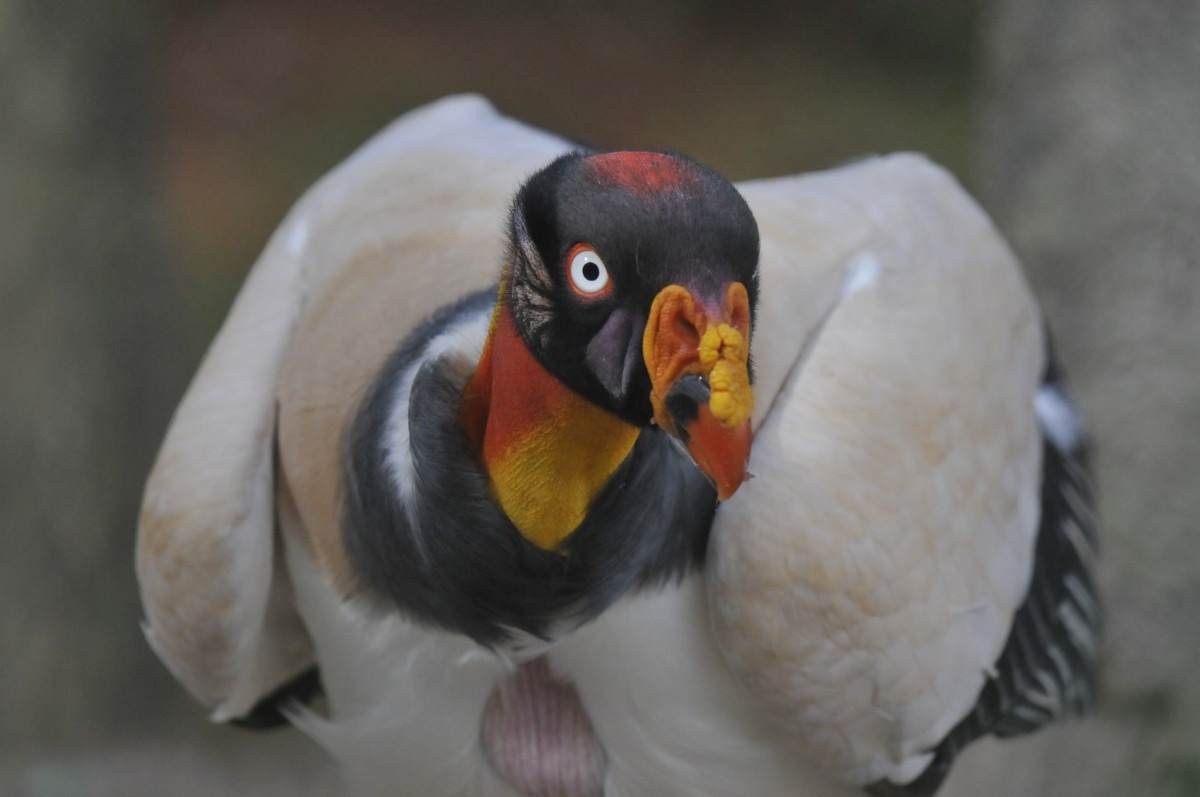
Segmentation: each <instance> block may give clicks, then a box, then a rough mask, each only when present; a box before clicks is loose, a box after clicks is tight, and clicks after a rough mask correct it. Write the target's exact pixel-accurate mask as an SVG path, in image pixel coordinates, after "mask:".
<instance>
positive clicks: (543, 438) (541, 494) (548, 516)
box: [459, 291, 640, 550]
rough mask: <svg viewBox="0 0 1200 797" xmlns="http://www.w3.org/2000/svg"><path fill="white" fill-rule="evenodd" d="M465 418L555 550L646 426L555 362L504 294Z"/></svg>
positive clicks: (522, 511) (543, 542)
mask: <svg viewBox="0 0 1200 797" xmlns="http://www.w3.org/2000/svg"><path fill="white" fill-rule="evenodd" d="M459 422H460V424H461V426H462V427H463V429H464V430H465V431H466V433H467V437H468V438H469V440H470V441H471V444H472V447H473V448H474V450H475V451H476V452H477V453H478V455H479V457H480V460H481V461H482V462H483V465H484V467H485V468H486V470H487V473H488V476H489V478H490V480H491V485H492V491H493V494H494V497H495V499H496V501H497V503H498V504H499V505H500V508H501V509H503V510H504V513H505V514H506V515H508V518H509V520H511V521H512V522H513V525H514V526H516V527H517V529H518V530H519V531H520V532H521V534H522V535H524V537H525V538H526V539H528V540H529V541H530V542H532V543H533V544H535V545H537V546H538V547H540V548H543V549H547V550H553V549H556V548H558V547H559V545H560V544H561V543H562V542H563V540H565V539H566V538H567V537H568V536H569V535H570V534H571V532H573V531H574V530H575V529H576V528H577V527H578V526H579V524H580V523H582V522H583V520H584V518H585V517H586V516H587V511H588V507H589V505H590V504H591V503H592V500H593V498H595V496H596V495H597V494H598V493H599V492H600V490H601V489H602V488H603V487H604V485H605V484H607V483H608V481H609V479H610V478H612V476H613V474H614V473H616V471H617V469H618V468H619V467H620V466H621V463H622V462H624V461H625V458H626V457H628V456H629V453H630V451H631V450H632V449H633V444H634V443H635V442H636V441H637V437H638V434H639V432H640V430H639V429H638V427H636V426H634V425H632V424H630V423H628V422H627V421H624V420H622V419H621V418H619V417H617V416H616V415H614V414H613V413H611V412H609V411H608V410H605V409H603V408H601V407H598V406H596V405H595V404H593V403H592V402H590V401H588V400H587V399H586V398H584V397H583V396H581V395H579V394H578V393H576V392H575V391H573V390H571V389H570V388H569V387H567V386H566V385H564V384H563V383H562V382H561V381H559V380H558V378H556V377H555V376H554V375H553V374H551V373H550V372H549V371H547V370H546V369H545V368H544V367H543V366H542V364H541V363H540V362H538V360H537V358H536V357H534V355H533V354H532V352H530V351H529V348H528V347H527V346H526V345H525V341H524V340H522V338H521V335H520V333H519V332H518V331H517V327H516V324H515V322H514V321H513V317H512V313H511V312H510V311H509V309H508V308H507V306H506V305H505V303H504V301H503V291H502V292H501V299H500V300H498V301H497V303H496V310H495V312H494V314H493V316H492V326H491V329H490V331H489V332H488V338H487V343H486V344H485V345H484V349H483V354H482V356H481V357H480V358H479V364H478V365H477V366H476V368H475V372H474V374H473V375H472V377H471V379H470V380H469V381H468V382H467V387H466V389H465V391H464V393H463V399H462V405H461V407H460V410H459Z"/></svg>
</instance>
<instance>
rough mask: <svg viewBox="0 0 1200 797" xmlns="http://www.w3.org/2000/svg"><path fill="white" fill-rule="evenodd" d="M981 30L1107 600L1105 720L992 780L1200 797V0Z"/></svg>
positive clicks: (1036, 742) (995, 204) (987, 190)
mask: <svg viewBox="0 0 1200 797" xmlns="http://www.w3.org/2000/svg"><path fill="white" fill-rule="evenodd" d="M983 32H984V45H985V50H984V69H983V84H982V86H981V89H982V91H981V94H980V106H979V122H980V127H979V132H978V146H977V153H978V160H977V164H978V178H979V179H978V188H979V193H980V196H981V200H982V201H983V203H984V205H985V206H986V207H987V209H988V210H989V211H990V212H991V213H992V214H993V216H994V217H995V219H996V221H997V223H998V225H999V226H1000V228H1001V229H1002V230H1003V231H1004V232H1005V233H1006V234H1007V235H1008V236H1009V238H1010V240H1011V241H1012V243H1013V245H1014V247H1015V248H1016V250H1017V252H1018V254H1019V255H1020V256H1021V257H1022V259H1023V260H1024V263H1025V265H1026V268H1027V271H1028V273H1029V276H1030V278H1031V281H1032V283H1033V286H1034V289H1035V291H1036V292H1037V294H1038V295H1039V297H1040V298H1041V300H1042V302H1043V304H1044V306H1045V309H1046V312H1047V315H1048V316H1049V318H1050V320H1051V325H1052V328H1053V330H1054V332H1055V333H1057V340H1058V343H1059V349H1060V354H1061V355H1062V359H1063V360H1064V361H1065V363H1066V365H1067V369H1068V374H1069V376H1070V377H1071V378H1072V381H1073V385H1074V388H1075V391H1076V393H1077V396H1078V398H1079V400H1080V401H1081V403H1082V405H1083V409H1084V411H1085V413H1086V415H1087V417H1088V419H1089V420H1090V424H1091V428H1092V431H1093V434H1094V438H1095V441H1096V457H1095V463H1096V471H1097V477H1098V486H1099V495H1100V510H1101V520H1102V544H1103V546H1104V550H1103V560H1102V565H1101V582H1102V587H1103V591H1104V596H1105V599H1106V605H1107V630H1106V639H1105V642H1104V646H1103V651H1102V659H1103V663H1102V672H1101V701H1100V705H1099V706H1098V711H1097V713H1096V715H1095V716H1094V717H1092V718H1091V719H1089V720H1088V721H1086V722H1085V723H1082V724H1080V725H1076V726H1068V727H1066V728H1062V729H1057V730H1054V731H1051V732H1049V733H1046V734H1039V735H1036V736H1034V737H1033V738H1031V739H1030V740H1028V742H1026V743H1022V745H1021V746H1022V748H1024V749H1028V750H1030V751H1033V752H1032V754H1033V755H1034V756H1035V759H1036V760H1037V761H1038V762H1040V765H1039V766H1037V767H1035V768H1033V769H1030V768H1029V767H1028V765H1024V764H1022V763H1021V762H1020V761H1019V760H1017V759H1015V758H1014V759H1010V758H1008V757H1007V755H1006V754H1005V753H1004V752H1000V753H998V754H997V756H996V757H995V759H994V760H993V761H992V762H990V764H989V765H988V766H987V767H985V768H987V769H990V770H991V773H990V774H991V781H990V783H991V784H992V786H993V788H994V791H993V792H992V793H995V794H1013V795H1042V794H1045V795H1051V794H1052V795H1059V796H1061V797H1067V796H1068V795H1079V796H1080V797H1084V795H1086V796H1087V797H1100V796H1102V795H1114V796H1115V795H1135V794H1136V795H1147V794H1153V795H1172V796H1176V795H1178V796H1179V797H1182V796H1183V795H1198V794H1200V545H1198V542H1200V535H1198V534H1197V526H1198V522H1197V519H1198V518H1200V468H1198V465H1200V3H1198V2H1195V0H1154V2H1130V1H1129V0H1071V1H1070V2H1044V0H1002V2H997V3H994V4H993V5H991V6H990V7H989V9H988V11H987V14H986V15H985V19H984V27H983ZM997 747H999V746H997Z"/></svg>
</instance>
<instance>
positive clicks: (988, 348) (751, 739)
mask: <svg viewBox="0 0 1200 797" xmlns="http://www.w3.org/2000/svg"><path fill="white" fill-rule="evenodd" d="M566 148H567V145H566V144H565V143H564V142H562V141H561V140H559V139H556V138H554V137H552V136H549V135H547V134H544V133H541V132H539V131H535V130H532V129H530V128H527V127H524V126H522V125H520V124H518V123H516V122H513V121H510V120H507V119H504V118H503V117H500V116H498V115H497V114H495V112H494V111H493V110H492V109H491V108H490V106H488V105H487V104H486V103H485V102H483V101H481V100H479V99H475V98H454V99H449V100H444V101H442V102H440V103H437V104H434V105H432V106H428V107H426V108H423V109H420V110H418V111H415V112H413V113H411V114H409V115H407V116H405V117H403V118H402V119H401V120H399V121H397V122H396V123H395V124H394V125H393V126H391V127H390V128H388V129H387V130H385V131H384V132H383V133H381V134H380V135H379V136H378V137H377V138H376V139H375V140H374V141H372V142H371V143H369V144H368V145H367V146H366V147H364V149H363V150H362V151H361V152H360V153H358V154H357V155H355V156H354V157H353V158H351V159H350V160H349V161H348V162H347V163H346V164H344V165H343V166H341V167H340V168H339V169H338V170H336V171H335V172H334V173H332V174H331V175H330V176H329V177H327V178H325V179H324V180H323V181H322V182H321V183H320V184H318V185H317V186H316V187H315V188H314V189H313V190H312V191H310V192H309V194H308V195H307V196H306V197H305V198H304V199H303V200H301V202H300V203H298V204H297V206H296V207H295V209H294V210H293V211H292V212H291V213H290V214H289V216H288V218H287V220H285V222H284V223H283V225H282V226H281V228H280V230H279V231H278V232H277V233H276V235H275V236H274V238H273V239H272V241H271V243H270V244H269V246H268V248H267V250H266V252H265V253H264V254H263V256H262V258H261V259H260V261H259V263H258V264H257V265H256V266H255V268H254V271H253V272H252V273H251V276H250V278H249V279H248V281H247V283H246V286H245V287H244V288H243V290H242V293H241V295H240V297H239V299H238V302H237V304H236V305H235V306H234V308H233V310H232V311H231V314H230V317H229V319H228V320H227V322H226V325H225V327H224V328H223V329H222V332H221V334H220V335H219V336H218V338H217V340H216V341H215V342H214V344H213V347H212V349H211V350H210V352H209V355H208V357H207V358H206V360H205V363H204V365H203V366H202V368H201V371H200V372H199V373H198V375H197V377H196V379H195V381H194V383H193V385H192V387H191V388H190V390H189V392H188V395H187V396H186V397H185V400H184V402H183V404H182V405H181V407H180V409H179V411H178V412H177V414H176V417H175V419H174V421H173V423H172V427H171V430H170V432H169V434H168V437H167V439H166V441H165V443H164V445H163V449H162V451H161V453H160V455H159V459H158V462H157V463H156V465H155V468H154V471H153V473H152V475H151V478H150V481H149V483H148V485H147V490H146V498H145V504H144V510H143V516H142V520H141V527H140V536H139V547H138V576H139V579H140V581H141V584H142V596H143V602H144V605H145V609H146V619H147V634H148V637H149V639H150V641H151V643H152V644H153V646H154V648H155V650H156V651H157V652H158V653H159V655H160V657H162V658H163V660H164V661H165V662H166V663H167V665H168V666H169V667H170V668H171V670H172V672H173V673H175V674H176V676H177V677H178V678H179V679H180V680H181V681H182V682H183V683H184V685H185V686H186V687H187V688H188V689H189V690H190V691H191V692H192V693H193V694H194V695H195V696H196V697H197V698H198V699H200V700H201V701H202V702H204V703H205V704H207V705H209V706H211V707H212V708H213V710H214V716H215V717H216V718H218V719H225V718H229V717H234V716H238V715H239V714H241V713H244V712H245V711H246V710H247V709H249V708H250V707H251V706H252V705H253V703H254V702H255V700H256V699H257V698H259V697H261V696H263V695H265V694H267V693H268V692H270V691H271V690H272V689H273V688H274V687H276V686H278V685H279V684H281V683H283V682H284V681H286V680H287V679H288V678H289V677H291V676H293V675H294V674H296V673H297V672H299V671H300V670H302V669H304V668H305V667H307V666H308V665H309V664H310V663H311V662H312V661H313V660H314V650H315V660H316V661H317V662H318V663H319V664H320V665H321V667H322V670H323V672H324V675H325V681H326V687H327V690H328V692H329V694H330V703H331V709H332V712H333V715H332V717H330V718H327V719H322V718H320V717H317V716H316V715H313V714H309V713H307V712H300V713H299V714H298V715H297V720H298V722H300V724H301V725H302V726H303V727H305V728H306V729H307V730H309V731H310V732H311V733H313V734H314V735H315V736H316V737H317V738H318V739H320V740H322V741H323V743H325V744H326V746H327V747H330V748H331V749H333V750H334V751H335V752H339V753H340V757H342V758H343V759H344V760H347V761H348V763H349V764H351V768H352V772H351V780H352V781H353V782H354V783H355V784H357V786H358V787H359V788H361V789H362V790H363V791H365V792H374V791H376V790H378V791H387V790H388V789H389V788H391V789H396V788H401V787H403V788H407V789H411V791H402V792H401V793H413V794H433V793H445V794H464V795H466V794H477V793H479V794H508V793H511V792H510V791H508V787H507V786H505V785H504V784H502V783H500V782H499V781H498V780H497V779H496V778H495V776H494V775H493V774H491V773H490V771H489V770H488V769H487V767H486V764H485V763H484V761H483V757H482V755H481V753H480V751H479V740H478V725H477V717H478V712H479V711H480V710H481V708H482V701H483V700H485V699H486V696H487V694H488V691H489V690H490V688H491V685H492V684H494V683H495V681H497V680H498V679H500V678H501V677H503V676H504V674H505V673H506V672H507V666H508V665H507V663H506V662H504V661H502V660H500V659H498V658H496V657H495V656H493V655H492V654H490V653H488V652H486V651H484V650H483V649H481V648H478V647H477V646H475V645H474V644H473V643H471V642H469V641H467V640H466V639H465V638H463V637H458V636H456V635H451V634H447V633H444V632H440V631H435V630H431V629H427V628H424V627H419V626H416V625H413V624H412V623H409V622H408V621H406V620H404V619H402V618H400V617H398V616H395V615H381V614H379V613H378V612H377V610H375V609H372V608H370V607H367V606H366V605H363V604H360V603H359V602H358V601H357V599H355V598H354V597H353V593H354V586H355V585H354V579H353V575H352V572H351V570H350V568H349V566H348V563H347V560H346V557H345V553H344V551H343V550H342V547H341V545H342V543H341V534H340V518H339V512H340V504H339V500H340V499H339V493H338V491H339V489H340V487H339V478H340V472H341V456H342V447H341V438H342V435H343V433H344V430H345V428H346V424H347V423H348V421H349V419H350V417H351V413H352V412H353V410H354V408H355V407H356V405H357V403H358V401H359V400H360V399H361V397H362V395H363V393H364V391H365V390H366V388H367V386H368V385H369V384H370V382H371V380H372V379H373V377H374V375H375V374H376V372H377V371H378V370H379V368H380V366H381V364H382V363H383V361H384V359H385V358H386V357H387V356H388V354H389V353H390V351H391V350H392V349H393V348H394V347H395V345H396V343H397V342H398V341H399V340H401V339H402V338H403V337H404V336H405V334H406V333H407V332H408V331H409V330H410V329H412V327H413V326H414V325H415V324H416V323H418V322H419V321H420V320H421V319H422V318H423V317H425V316H426V315H428V314H429V313H430V312H431V311H433V310H434V309H435V308H437V307H438V306H440V305H443V304H445V303H447V302H449V301H451V300H453V299H455V298H457V297H458V296H461V295H463V294H465V293H467V292H468V291H470V290H473V289H476V288H479V287H483V286H485V285H487V284H488V283H489V282H490V281H492V280H494V279H495V276H496V272H497V268H498V266H499V258H500V257H501V255H502V253H503V247H504V238H503V230H504V228H503V220H504V218H505V213H506V209H507V206H508V203H509V201H510V199H511V196H512V193H513V191H514V190H515V189H516V187H517V185H518V184H519V183H520V181H521V180H522V179H523V178H524V177H526V176H527V175H529V174H530V173H532V172H533V171H535V170H536V169H537V168H539V167H540V166H542V165H544V164H545V163H546V162H548V161H549V160H550V159H551V158H553V157H554V156H555V155H557V154H559V153H561V152H562V151H564V150H565V149H566ZM738 187H739V189H740V190H741V191H742V193H743V195H744V196H745V198H746V200H747V201H748V202H749V204H750V206H751V208H752V210H753V212H754V215H755V217H756V219H757V221H758V225H759V229H760V235H761V242H762V249H761V251H762V254H761V259H760V271H761V283H762V286H763V288H762V291H761V297H760V303H759V309H758V317H757V321H756V327H755V330H754V344H753V345H754V356H755V362H756V368H757V373H756V393H757V396H758V403H757V406H756V411H755V417H754V423H755V427H756V429H757V430H758V432H757V435H756V439H755V443H754V449H753V455H752V460H751V465H750V469H751V471H752V472H754V474H755V475H756V477H757V478H755V479H754V480H753V481H751V482H748V483H747V484H746V485H745V486H743V488H742V489H741V491H740V492H739V493H738V494H737V495H736V496H735V497H734V498H733V500H732V501H730V502H729V503H727V504H726V505H724V506H723V507H722V508H721V509H720V511H719V512H718V515H717V521H716V525H715V527H714V534H713V538H712V541H711V545H710V561H709V564H708V566H707V569H706V571H705V572H704V574H703V575H699V576H692V577H690V578H689V579H687V580H685V582H684V583H682V584H680V585H675V586H667V587H665V588H664V589H663V590H662V592H661V593H659V594H657V595H639V596H636V597H632V598H630V599H628V600H625V601H623V602H621V603H620V604H618V605H617V606H614V607H613V608H611V609H610V610H608V611H607V612H606V613H605V614H603V615H602V616H601V617H600V618H598V619H596V620H595V621H593V622H591V623H590V624H588V625H586V626H584V627H583V628H581V629H578V630H577V631H575V632H574V633H572V634H569V635H567V636H566V637H564V638H562V639H561V640H559V641H558V642H557V643H556V644H555V645H554V647H552V648H551V650H550V652H549V656H550V660H551V662H552V664H553V665H554V666H555V667H556V669H557V670H558V671H559V672H561V673H563V674H564V675H567V676H569V677H571V678H572V680H573V681H574V682H575V683H576V685H577V686H578V688H579V691H580V693H581V695H582V697H583V701H584V705H585V706H586V708H587V710H588V713H589V715H590V716H591V719H592V721H593V725H594V727H595V730H596V733H597V735H598V736H599V737H600V740H601V742H602V743H603V744H604V745H605V748H606V749H607V751H608V757H609V767H610V769H609V773H608V780H607V786H606V792H605V793H606V794H607V795H609V797H612V796H613V795H661V794H714V795H715V794H729V795H735V794H791V793H796V789H798V788H804V789H806V791H804V792H803V793H805V794H812V795H823V794H838V793H842V790H843V788H844V787H843V786H839V785H838V784H839V783H841V784H864V783H867V782H870V781H873V780H877V779H879V778H883V777H891V778H893V779H895V780H898V781H904V780H906V779H908V778H910V777H911V776H913V775H915V774H917V772H919V770H920V768H921V766H922V765H923V764H924V763H925V762H927V760H928V756H926V755H924V754H923V751H924V750H925V749H927V748H928V747H930V746H931V745H933V744H936V742H937V741H938V740H939V739H940V738H941V736H942V735H944V734H945V732H946V731H947V730H948V729H949V728H950V726H951V725H953V724H954V723H955V722H956V721H957V720H958V719H960V718H961V717H962V716H963V715H964V714H965V713H966V712H967V711H968V710H969V709H970V707H971V705H972V704H973V702H974V700H975V699H976V696H977V694H978V692H979V689H980V687H981V686H982V684H983V681H984V678H985V673H986V671H987V669H988V668H989V667H990V666H991V665H992V663H993V662H994V661H995V660H996V658H997V656H998V655H999V653H1000V650H1001V648H1002V646H1003V645H1004V642H1005V638H1006V635H1007V632H1008V626H1009V624H1010V623H1011V619H1012V615H1013V612H1014V610H1015V608H1016V606H1017V605H1018V603H1019V602H1020V600H1021V598H1022V597H1023V595H1024V594H1025V591H1026V588H1027V585H1028V578H1029V573H1030V570H1031V564H1030V563H1031V559H1032V555H1033V550H1032V549H1033V540H1034V534H1035V532H1036V530H1037V521H1038V505H1037V483H1038V477H1039V468H1038V466H1039V461H1040V459H1039V458H1040V443H1039V438H1038V433H1037V429H1036V421H1035V415H1034V406H1033V396H1034V394H1035V392H1036V390H1037V385H1038V378H1039V374H1040V372H1041V369H1042V366H1043V341H1042V333H1041V328H1040V322H1039V319H1038V314H1037V310H1036V307H1035V305H1034V303H1033V300H1032V298H1031V296H1030V295H1029V292H1028V290H1027V288H1026V286H1025V284H1024V282H1023V280H1022V278H1021V276H1020V272H1019V269H1018V267H1017V264H1016V263H1015V261H1014V259H1013V257H1012V255H1011V253H1010V252H1009V251H1008V249H1007V247H1006V246H1005V245H1004V244H1003V242H1002V241H1001V240H1000V238H999V237H998V235H997V234H996V232H995V231H994V230H993V229H992V227H991V225H990V224H989V223H988V222H987V220H986V218H985V217H984V216H983V214H982V212H981V211H980V210H979V209H978V208H977V207H976V206H975V204H974V203H973V202H972V201H971V200H970V199H969V198H968V197H967V196H966V194H965V193H964V192H963V191H962V190H961V188H959V187H958V186H957V184H955V183H954V181H953V180H952V179H951V178H950V177H949V176H948V175H947V174H946V173H945V172H943V171H942V170H940V169H938V168H937V167H935V166H933V165H931V164H930V163H929V162H928V161H926V160H925V159H923V158H921V157H919V156H912V155H900V156H892V157H887V158H879V159H872V160H867V161H863V162H860V163H858V164H855V165H851V166H847V167H843V168H841V169H837V170H834V171H830V172H825V173H821V174H816V175H811V176H803V177H794V178H783V179H777V180H764V181H755V182H750V183H745V184H742V185H739V186H738ZM475 338H479V339H478V340H476V339H475ZM481 345H482V329H479V330H476V331H470V330H467V331H464V332H463V333H462V340H457V339H456V340H455V341H452V342H451V343H449V344H447V347H448V350H452V351H460V350H461V351H462V352H464V354H462V355H461V356H464V357H466V358H467V359H469V357H470V354H469V352H472V351H473V352H477V351H478V347H479V346H481ZM456 347H457V348H456ZM276 447H277V450H278V466H277V468H275V469H273V468H272V462H273V458H272V457H273V452H274V451H275V450H276ZM397 478H398V479H400V480H403V479H404V478H406V476H405V474H398V475H397ZM277 504H278V506H277ZM277 514H278V515H282V518H283V520H282V531H283V537H284V544H282V545H281V544H280V542H279V540H278V539H277V535H276V532H275V529H276V528H277V523H276V515H277ZM705 588H707V603H706V602H705V591H706V589H705ZM293 589H294V590H295V592H296V595H295V596H293ZM706 607H707V608H706ZM710 626H711V630H710ZM718 650H719V651H720V655H719V654H718ZM720 656H723V657H724V658H723V659H721V658H720ZM431 679H432V680H431ZM418 698H419V699H418ZM435 698H436V699H435ZM472 721H475V723H476V724H475V725H474V726H472V725H471V722H472ZM431 722H432V723H434V725H432V726H431V725H430V723H431ZM431 728H433V730H432V731H431V730H430V729H431ZM439 751H440V752H441V753H444V754H445V755H442V756H441V758H440V759H439ZM398 780H404V783H402V784H398V783H397V781H398ZM435 790H436V791H435Z"/></svg>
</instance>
